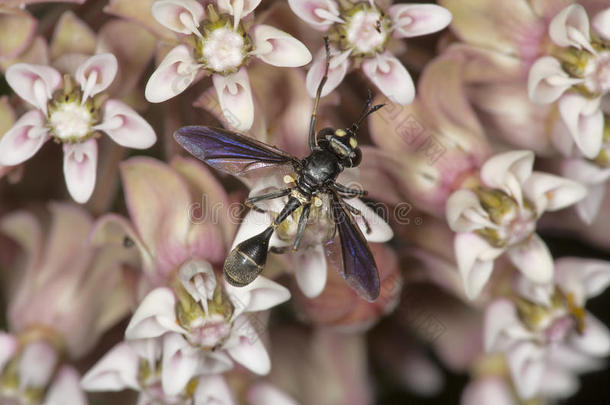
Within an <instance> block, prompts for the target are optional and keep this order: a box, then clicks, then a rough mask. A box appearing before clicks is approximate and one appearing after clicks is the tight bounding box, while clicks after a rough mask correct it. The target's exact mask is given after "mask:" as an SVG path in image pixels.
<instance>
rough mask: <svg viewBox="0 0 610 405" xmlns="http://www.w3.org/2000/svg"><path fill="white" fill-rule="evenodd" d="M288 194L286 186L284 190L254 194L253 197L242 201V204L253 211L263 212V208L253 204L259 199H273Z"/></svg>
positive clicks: (288, 190)
mask: <svg viewBox="0 0 610 405" xmlns="http://www.w3.org/2000/svg"><path fill="white" fill-rule="evenodd" d="M288 194H290V189H289V188H286V189H284V190H280V191H275V192H273V193H267V194H261V195H257V196H255V197H250V198H248V199H247V200H246V201H244V204H245V206H246V207H248V208H250V209H253V210H254V211H257V212H265V211H264V210H262V209H260V208H259V207H257V206H256V205H254V204H255V203H257V202H259V201H264V200H273V199H274V198H280V197H284V196H287V195H288Z"/></svg>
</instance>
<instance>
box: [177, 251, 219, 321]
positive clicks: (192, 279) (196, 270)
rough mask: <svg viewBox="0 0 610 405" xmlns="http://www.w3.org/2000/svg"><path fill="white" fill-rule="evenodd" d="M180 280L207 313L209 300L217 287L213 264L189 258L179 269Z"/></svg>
mask: <svg viewBox="0 0 610 405" xmlns="http://www.w3.org/2000/svg"><path fill="white" fill-rule="evenodd" d="M178 280H180V283H181V284H182V286H183V287H184V289H185V290H186V291H187V292H188V293H189V294H190V295H191V297H192V298H193V299H194V300H195V301H196V302H200V303H201V305H203V308H204V310H205V313H206V314H207V313H208V300H212V298H213V297H214V290H215V289H216V275H215V274H214V269H213V268H212V265H211V264H210V263H208V262H206V261H203V260H197V259H192V260H189V261H188V262H187V263H184V264H183V265H182V266H180V268H179V269H178Z"/></svg>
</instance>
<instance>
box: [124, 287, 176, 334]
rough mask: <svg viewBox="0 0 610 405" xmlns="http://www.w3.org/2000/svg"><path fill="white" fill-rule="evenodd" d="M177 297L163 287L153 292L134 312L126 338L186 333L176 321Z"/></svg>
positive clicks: (126, 330) (126, 331)
mask: <svg viewBox="0 0 610 405" xmlns="http://www.w3.org/2000/svg"><path fill="white" fill-rule="evenodd" d="M175 306H176V296H175V295H174V292H173V291H172V290H171V289H170V288H166V287H161V288H156V289H154V290H152V291H151V292H150V293H148V295H147V296H146V297H144V299H143V300H142V302H141V303H140V305H139V306H138V308H137V309H136V311H135V312H134V314H133V316H132V317H131V320H130V321H129V325H127V329H125V338H127V339H128V340H131V339H145V338H155V337H159V336H161V335H163V334H164V333H166V332H176V333H186V331H185V330H184V329H182V328H181V327H180V326H178V323H177V321H176V309H175Z"/></svg>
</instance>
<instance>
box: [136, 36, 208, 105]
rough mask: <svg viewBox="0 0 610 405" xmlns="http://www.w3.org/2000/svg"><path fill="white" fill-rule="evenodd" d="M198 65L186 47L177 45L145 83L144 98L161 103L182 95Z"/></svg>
mask: <svg viewBox="0 0 610 405" xmlns="http://www.w3.org/2000/svg"><path fill="white" fill-rule="evenodd" d="M198 71H199V65H198V64H197V62H196V61H195V60H194V59H193V57H192V56H191V53H190V52H189V49H188V48H187V47H186V45H178V46H177V47H175V48H174V49H172V50H171V51H169V53H168V54H167V55H166V56H165V59H163V61H162V62H161V64H160V65H159V66H158V67H157V69H156V70H155V71H154V72H153V74H152V75H151V76H150V78H149V79H148V82H147V83H146V89H145V90H144V96H145V97H146V100H148V101H150V102H151V103H161V102H163V101H165V100H169V99H170V98H172V97H175V96H177V95H178V94H180V93H182V92H183V91H184V90H186V88H187V87H188V86H190V85H191V83H193V81H194V80H195V77H196V76H197V72H198Z"/></svg>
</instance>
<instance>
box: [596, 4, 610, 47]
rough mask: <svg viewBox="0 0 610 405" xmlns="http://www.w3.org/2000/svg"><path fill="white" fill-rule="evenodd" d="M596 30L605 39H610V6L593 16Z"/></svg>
mask: <svg viewBox="0 0 610 405" xmlns="http://www.w3.org/2000/svg"><path fill="white" fill-rule="evenodd" d="M592 25H593V28H594V29H595V31H596V32H597V33H598V34H599V35H600V36H601V37H603V38H604V39H605V40H610V8H607V9H605V10H603V11H600V12H599V13H597V14H596V15H595V17H593V22H592Z"/></svg>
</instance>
